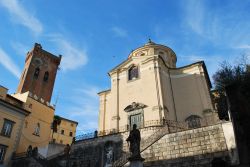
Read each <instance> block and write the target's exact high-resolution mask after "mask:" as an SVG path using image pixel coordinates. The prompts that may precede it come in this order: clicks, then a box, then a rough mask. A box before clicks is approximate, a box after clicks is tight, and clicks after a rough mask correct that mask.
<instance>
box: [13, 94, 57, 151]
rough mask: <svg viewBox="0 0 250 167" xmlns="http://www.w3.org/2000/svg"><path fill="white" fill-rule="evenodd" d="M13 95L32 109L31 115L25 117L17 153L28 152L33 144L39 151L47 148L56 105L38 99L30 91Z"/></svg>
mask: <svg viewBox="0 0 250 167" xmlns="http://www.w3.org/2000/svg"><path fill="white" fill-rule="evenodd" d="M12 96H13V97H15V98H17V99H19V100H21V101H22V102H23V103H25V104H26V106H28V107H29V109H30V112H31V113H30V115H29V116H28V117H27V118H26V119H25V123H24V124H25V125H24V127H23V129H22V132H21V138H20V144H19V146H18V149H17V151H16V152H17V153H21V152H26V150H27V148H28V147H29V146H30V145H31V146H32V148H34V147H38V151H39V152H41V150H44V149H46V148H47V146H48V144H49V142H50V140H51V138H50V136H51V124H52V122H53V117H54V111H55V109H54V107H53V106H51V105H50V104H49V103H45V102H44V101H41V99H38V98H37V97H36V95H32V93H30V92H26V93H22V94H19V93H17V94H13V95H12Z"/></svg>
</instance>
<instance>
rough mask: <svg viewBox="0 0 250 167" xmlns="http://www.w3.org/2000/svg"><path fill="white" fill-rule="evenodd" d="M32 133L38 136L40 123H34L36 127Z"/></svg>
mask: <svg viewBox="0 0 250 167" xmlns="http://www.w3.org/2000/svg"><path fill="white" fill-rule="evenodd" d="M34 135H36V136H39V135H40V123H37V124H36V128H35V131H34Z"/></svg>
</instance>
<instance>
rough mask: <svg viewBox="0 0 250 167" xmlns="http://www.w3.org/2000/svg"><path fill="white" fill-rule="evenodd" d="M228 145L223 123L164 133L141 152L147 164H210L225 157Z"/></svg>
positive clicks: (158, 166)
mask: <svg viewBox="0 0 250 167" xmlns="http://www.w3.org/2000/svg"><path fill="white" fill-rule="evenodd" d="M227 155H228V153H227V145H226V141H225V137H224V133H223V129H222V126H221V124H218V125H214V126H209V127H203V128H198V129H193V130H188V131H183V132H178V133H173V134H168V135H165V136H164V137H163V138H161V139H160V140H158V141H157V142H156V143H154V144H153V145H152V146H150V147H149V148H148V149H147V150H145V151H144V152H143V153H142V157H144V158H145V159H146V161H145V166H157V167H160V166H162V167H163V166H167V164H168V165H169V164H171V166H192V165H198V164H199V165H204V166H206V164H207V165H209V164H210V163H211V161H212V159H213V158H214V157H222V158H225V157H226V156H227Z"/></svg>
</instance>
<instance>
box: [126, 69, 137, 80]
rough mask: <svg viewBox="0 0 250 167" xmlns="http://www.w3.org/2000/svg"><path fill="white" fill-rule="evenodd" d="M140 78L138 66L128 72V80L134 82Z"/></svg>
mask: <svg viewBox="0 0 250 167" xmlns="http://www.w3.org/2000/svg"><path fill="white" fill-rule="evenodd" d="M138 77H139V71H138V67H137V66H132V67H131V68H130V69H129V70H128V80H134V79H137V78H138Z"/></svg>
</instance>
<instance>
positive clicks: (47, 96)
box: [17, 43, 62, 102]
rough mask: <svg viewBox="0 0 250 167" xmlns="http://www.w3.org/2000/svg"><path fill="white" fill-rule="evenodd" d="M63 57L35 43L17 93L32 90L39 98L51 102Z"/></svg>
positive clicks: (28, 56) (26, 60) (29, 53)
mask: <svg viewBox="0 0 250 167" xmlns="http://www.w3.org/2000/svg"><path fill="white" fill-rule="evenodd" d="M61 58H62V56H61V55H59V57H57V56H55V55H53V54H51V53H49V52H47V51H45V50H43V49H42V46H41V45H40V44H38V43H35V45H34V48H33V49H32V50H31V51H30V52H28V53H27V56H26V59H25V66H24V70H23V73H22V75H21V78H20V82H19V85H18V88H17V93H24V92H27V91H30V92H31V93H32V94H33V95H36V96H37V97H38V98H39V99H40V98H42V99H43V100H44V101H45V102H50V100H51V96H52V92H53V88H54V83H55V79H56V73H57V70H58V66H59V64H60V62H61Z"/></svg>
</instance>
